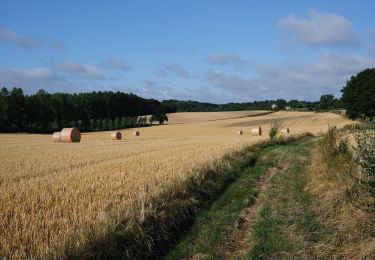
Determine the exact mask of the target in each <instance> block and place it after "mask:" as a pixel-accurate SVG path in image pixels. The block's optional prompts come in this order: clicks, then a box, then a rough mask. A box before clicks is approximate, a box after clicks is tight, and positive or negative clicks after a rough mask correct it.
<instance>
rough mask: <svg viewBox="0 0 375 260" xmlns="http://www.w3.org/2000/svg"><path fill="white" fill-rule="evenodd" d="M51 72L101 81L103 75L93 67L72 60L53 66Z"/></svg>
mask: <svg viewBox="0 0 375 260" xmlns="http://www.w3.org/2000/svg"><path fill="white" fill-rule="evenodd" d="M52 68H53V70H54V71H55V72H56V73H65V74H70V75H72V76H76V77H79V78H83V79H103V78H104V77H103V74H102V72H101V71H100V69H98V68H97V67H95V66H90V65H83V64H80V63H77V62H75V61H74V60H65V61H63V62H60V63H56V64H54V65H53V67H52Z"/></svg>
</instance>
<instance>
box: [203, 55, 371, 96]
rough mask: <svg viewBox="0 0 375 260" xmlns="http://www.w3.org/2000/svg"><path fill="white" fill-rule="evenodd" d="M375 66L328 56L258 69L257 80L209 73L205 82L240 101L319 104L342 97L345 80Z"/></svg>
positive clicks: (349, 57) (367, 60)
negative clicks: (326, 96)
mask: <svg viewBox="0 0 375 260" xmlns="http://www.w3.org/2000/svg"><path fill="white" fill-rule="evenodd" d="M374 66H375V59H370V58H366V57H363V56H358V55H350V54H343V53H327V54H323V55H321V56H320V57H319V58H318V59H317V60H316V61H315V62H313V63H303V62H291V61H289V62H285V63H284V64H282V65H281V66H280V67H276V66H274V65H267V64H265V65H264V64H263V65H262V64H261V65H258V66H257V67H256V72H257V76H256V77H253V78H246V77H243V76H240V75H235V74H229V73H226V72H222V71H214V70H209V71H207V73H206V75H205V81H206V82H207V83H208V84H210V85H211V86H213V87H216V88H219V89H222V90H223V91H226V92H227V93H229V94H232V95H234V96H235V97H236V99H237V100H239V101H241V100H242V101H245V100H252V99H258V100H259V99H276V98H284V99H293V98H298V99H306V100H317V99H318V98H319V97H320V95H322V94H328V93H330V94H335V95H336V96H339V95H340V90H341V88H342V87H343V86H344V85H345V84H346V80H348V79H349V78H350V77H351V76H352V75H356V74H357V73H358V72H360V71H361V70H363V69H365V68H368V67H374Z"/></svg>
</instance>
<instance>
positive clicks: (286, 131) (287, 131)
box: [280, 128, 289, 134]
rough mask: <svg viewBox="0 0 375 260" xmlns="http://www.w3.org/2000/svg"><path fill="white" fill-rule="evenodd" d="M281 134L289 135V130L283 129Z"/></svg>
mask: <svg viewBox="0 0 375 260" xmlns="http://www.w3.org/2000/svg"><path fill="white" fill-rule="evenodd" d="M280 133H282V134H289V128H283V129H281V130H280Z"/></svg>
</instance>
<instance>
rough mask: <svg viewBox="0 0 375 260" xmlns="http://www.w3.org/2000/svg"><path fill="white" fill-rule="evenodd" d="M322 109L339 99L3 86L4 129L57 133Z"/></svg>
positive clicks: (0, 127)
mask: <svg viewBox="0 0 375 260" xmlns="http://www.w3.org/2000/svg"><path fill="white" fill-rule="evenodd" d="M272 104H276V105H277V107H278V109H284V108H285V107H286V106H290V107H291V108H293V109H302V110H317V109H328V108H336V107H339V106H340V102H339V100H337V99H335V98H334V96H333V95H324V96H322V97H321V99H320V101H317V102H308V101H299V100H290V101H286V100H284V99H278V100H266V101H254V102H246V103H228V104H221V105H219V104H211V103H201V102H197V101H179V100H163V101H161V102H160V101H158V100H155V99H145V98H142V97H139V96H137V95H135V94H131V93H130V94H128V93H123V92H112V91H106V92H89V93H77V94H71V93H48V92H47V91H45V90H39V91H38V92H37V93H35V94H33V95H25V94H24V92H23V90H22V89H21V88H13V89H7V88H5V87H3V88H2V89H1V90H0V132H30V133H51V132H53V131H58V130H60V129H61V128H63V127H70V126H76V127H78V128H80V129H81V130H82V131H102V130H114V129H122V128H129V127H136V126H146V125H148V122H147V120H146V118H144V117H143V118H142V117H140V116H143V115H155V113H157V114H160V113H162V114H167V113H173V112H201V111H237V110H270V109H271V106H272Z"/></svg>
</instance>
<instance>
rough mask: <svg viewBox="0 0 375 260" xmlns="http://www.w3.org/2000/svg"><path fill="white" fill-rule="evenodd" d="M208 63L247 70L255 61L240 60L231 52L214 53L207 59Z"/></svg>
mask: <svg viewBox="0 0 375 260" xmlns="http://www.w3.org/2000/svg"><path fill="white" fill-rule="evenodd" d="M207 63H208V64H211V65H232V66H235V67H238V68H246V67H251V66H253V65H254V61H252V60H248V59H243V58H240V57H238V56H237V55H235V54H233V53H230V52H218V53H214V54H212V55H211V56H209V57H208V58H207Z"/></svg>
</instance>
